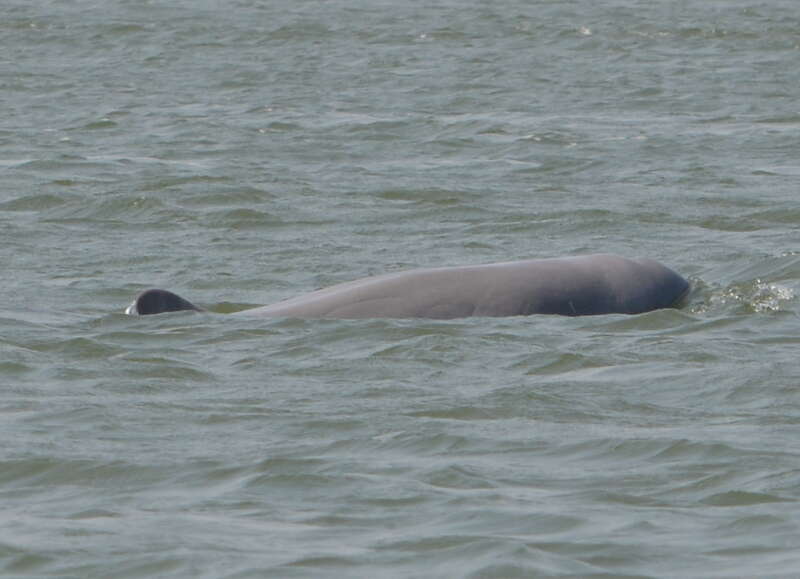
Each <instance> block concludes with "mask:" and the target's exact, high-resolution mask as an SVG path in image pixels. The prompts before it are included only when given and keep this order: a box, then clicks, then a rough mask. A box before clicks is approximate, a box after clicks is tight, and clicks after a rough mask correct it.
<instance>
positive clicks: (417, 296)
mask: <svg viewBox="0 0 800 579" xmlns="http://www.w3.org/2000/svg"><path fill="white" fill-rule="evenodd" d="M689 289H690V285H689V282H688V281H686V279H684V278H683V277H681V276H680V275H679V274H677V273H675V272H674V271H672V270H671V269H669V268H668V267H666V266H664V265H662V264H660V263H658V262H657V261H653V260H651V259H643V258H637V259H629V258H625V257H620V256H615V255H608V254H597V255H584V256H576V257H560V258H549V259H528V260H524V261H510V262H502V263H490V264H484V265H467V266H458V267H439V268H425V269H413V270H409V271H402V272H398V273H388V274H384V275H378V276H374V277H367V278H363V279H359V280H356V281H351V282H347V283H342V284H338V285H334V286H331V287H328V288H325V289H320V290H317V291H313V292H311V293H308V294H305V295H301V296H299V297H295V298H291V299H287V300H284V301H281V302H278V303H275V304H272V305H269V306H263V307H257V308H253V309H249V310H244V311H240V312H236V314H233V315H246V316H259V317H265V318H435V319H453V318H465V317H470V316H495V317H497V316H527V315H531V314H557V315H563V316H589V315H599V314H639V313H643V312H649V311H651V310H657V309H661V308H671V307H680V306H681V305H682V303H683V302H684V300H685V298H686V296H687V295H688V293H689ZM180 310H195V311H202V309H201V308H199V307H197V306H196V305H194V304H192V303H191V302H189V301H188V300H186V299H184V298H182V297H180V296H178V295H177V294H174V293H172V292H169V291H166V290H162V289H149V290H146V291H144V292H142V293H140V294H139V295H138V296H137V297H136V299H135V300H134V302H133V303H132V304H131V305H130V306H129V307H128V308H127V309H126V310H125V313H127V314H131V315H137V314H138V315H149V314H160V313H164V312H174V311H180Z"/></svg>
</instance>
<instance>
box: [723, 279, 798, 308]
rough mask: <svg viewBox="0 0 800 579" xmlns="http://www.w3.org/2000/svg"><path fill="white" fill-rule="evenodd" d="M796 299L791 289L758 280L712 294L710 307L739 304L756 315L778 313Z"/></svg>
mask: <svg viewBox="0 0 800 579" xmlns="http://www.w3.org/2000/svg"><path fill="white" fill-rule="evenodd" d="M794 297H795V294H794V291H793V290H792V289H791V288H789V287H786V286H784V285H781V284H777V283H769V282H765V281H762V280H760V279H756V280H754V281H752V282H749V283H744V284H736V285H733V286H730V287H728V288H726V289H724V290H722V291H720V292H715V293H712V295H711V297H710V298H709V306H710V307H719V306H722V307H724V306H727V305H731V304H738V305H741V306H743V307H745V308H746V309H748V310H750V311H752V312H755V313H765V312H777V311H781V310H782V309H783V308H784V304H785V302H788V301H790V300H793V299H794Z"/></svg>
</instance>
